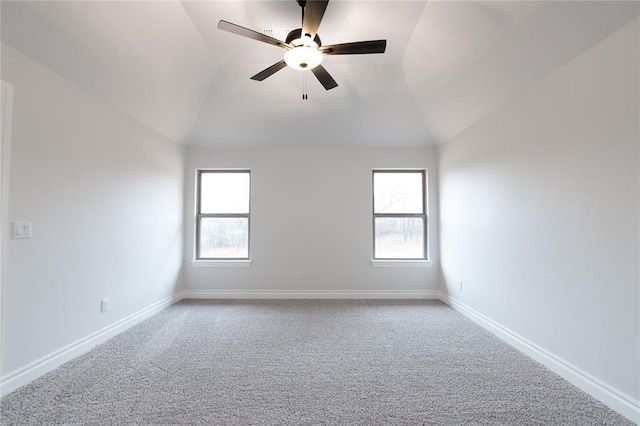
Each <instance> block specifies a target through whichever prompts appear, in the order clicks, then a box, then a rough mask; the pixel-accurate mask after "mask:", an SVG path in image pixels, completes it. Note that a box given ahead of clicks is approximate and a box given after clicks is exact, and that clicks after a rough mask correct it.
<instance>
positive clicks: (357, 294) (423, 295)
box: [182, 290, 440, 299]
mask: <svg viewBox="0 0 640 426" xmlns="http://www.w3.org/2000/svg"><path fill="white" fill-rule="evenodd" d="M182 298H183V299H440V291H437V290H425V291H377V290H370V291H350V290H344V291H340V290H336V291H327V290H298V291H293V290H236V291H227V290H185V291H183V292H182Z"/></svg>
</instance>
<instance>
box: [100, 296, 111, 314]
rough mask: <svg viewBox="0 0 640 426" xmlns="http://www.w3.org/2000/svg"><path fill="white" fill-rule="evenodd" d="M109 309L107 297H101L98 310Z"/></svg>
mask: <svg viewBox="0 0 640 426" xmlns="http://www.w3.org/2000/svg"><path fill="white" fill-rule="evenodd" d="M108 310H109V299H102V300H101V301H100V312H107V311H108Z"/></svg>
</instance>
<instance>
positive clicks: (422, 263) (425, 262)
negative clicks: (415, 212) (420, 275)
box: [371, 168, 433, 268]
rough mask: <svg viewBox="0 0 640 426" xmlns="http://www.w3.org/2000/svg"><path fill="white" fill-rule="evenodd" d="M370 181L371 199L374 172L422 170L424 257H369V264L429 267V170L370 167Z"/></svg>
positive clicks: (382, 266)
mask: <svg viewBox="0 0 640 426" xmlns="http://www.w3.org/2000/svg"><path fill="white" fill-rule="evenodd" d="M371 171H372V181H371V197H372V201H374V200H375V196H374V192H375V187H374V184H373V176H374V175H375V172H385V171H386V172H422V173H424V181H423V182H422V185H423V187H422V188H423V191H422V196H423V200H422V202H423V209H424V210H423V216H424V239H425V240H424V255H425V258H424V259H415V260H413V259H376V258H372V259H371V266H373V267H374V268H430V267H432V266H433V264H432V262H431V260H429V258H430V257H431V256H430V245H429V239H430V235H431V233H430V229H429V170H428V169H426V168H425V169H421V168H418V169H414V168H376V169H372V170H371ZM375 217H376V213H375V207H374V212H373V219H372V220H373V227H374V229H373V245H374V248H373V250H374V253H375V244H376V241H375V238H376V237H375Z"/></svg>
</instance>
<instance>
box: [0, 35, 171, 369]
mask: <svg viewBox="0 0 640 426" xmlns="http://www.w3.org/2000/svg"><path fill="white" fill-rule="evenodd" d="M2 79H3V80H6V81H7V82H9V83H11V84H13V86H14V105H13V138H12V145H11V170H10V173H11V178H10V188H9V213H8V218H7V219H8V221H9V222H14V221H29V222H32V223H33V237H32V238H31V239H24V240H17V239H8V240H6V241H5V243H6V247H7V251H6V255H7V257H6V261H4V260H5V259H3V268H6V271H5V276H4V278H5V279H4V280H3V283H2V285H3V289H2V290H3V291H2V304H3V306H2V315H3V317H2V327H3V330H2V339H3V342H2V343H3V344H2V350H3V352H2V375H3V377H5V376H7V375H10V374H11V373H12V372H15V371H16V370H19V369H20V368H22V367H24V366H26V365H28V364H30V363H32V362H34V361H36V360H38V359H40V358H41V357H45V356H46V355H48V354H51V353H53V352H55V351H57V350H59V349H61V348H63V347H65V346H66V345H70V344H72V343H74V342H76V341H77V340H78V339H81V338H84V337H86V336H88V335H90V334H92V333H94V332H96V331H98V330H101V329H103V328H105V327H107V326H109V325H112V324H114V323H116V322H118V321H120V320H122V319H123V318H126V317H127V316H129V315H132V314H134V313H136V312H138V311H140V310H141V309H144V308H146V307H148V306H150V305H152V304H154V303H156V302H158V301H160V300H162V299H164V298H166V297H168V296H171V295H173V294H174V293H175V292H176V291H177V290H178V288H177V287H178V285H179V273H180V268H181V259H182V251H183V250H182V240H183V235H182V229H183V224H182V214H183V205H182V200H183V197H182V191H183V185H184V182H183V177H184V148H182V147H180V146H178V145H176V144H175V143H173V142H172V141H171V140H169V139H167V138H165V137H163V136H161V135H159V134H158V133H157V132H155V131H153V130H151V129H149V128H148V127H146V126H144V125H142V124H141V123H139V122H137V121H135V120H134V119H132V118H130V117H128V116H126V115H124V114H122V113H121V112H119V111H118V110H116V109H115V108H113V107H111V106H109V105H107V104H105V103H103V102H102V101H100V100H98V98H96V97H95V96H93V95H90V94H88V93H87V92H85V91H83V90H82V89H80V88H78V87H77V86H74V85H73V84H71V83H70V82H68V81H67V80H65V79H64V78H62V77H61V76H59V75H57V74H55V73H54V72H52V71H51V70H49V69H47V68H45V67H43V66H41V65H39V64H37V63H36V62H34V61H32V60H31V59H29V58H27V57H26V56H24V55H22V54H21V53H19V52H18V51H16V50H14V49H12V48H11V47H9V46H7V45H4V44H3V45H2ZM3 219H4V218H3ZM103 298H109V300H110V307H109V310H108V311H107V312H106V313H100V300H101V299H103Z"/></svg>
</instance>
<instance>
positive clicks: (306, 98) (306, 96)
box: [302, 71, 309, 101]
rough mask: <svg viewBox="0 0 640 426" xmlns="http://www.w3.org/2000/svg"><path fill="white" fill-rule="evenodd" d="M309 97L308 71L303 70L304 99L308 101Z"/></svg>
mask: <svg viewBox="0 0 640 426" xmlns="http://www.w3.org/2000/svg"><path fill="white" fill-rule="evenodd" d="M308 99H309V94H308V93H307V72H306V71H302V100H303V101H306V100H308Z"/></svg>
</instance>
